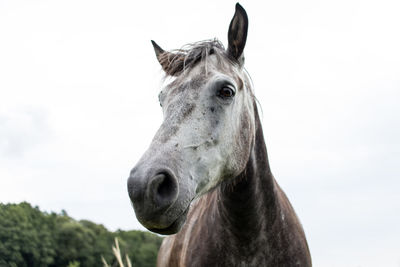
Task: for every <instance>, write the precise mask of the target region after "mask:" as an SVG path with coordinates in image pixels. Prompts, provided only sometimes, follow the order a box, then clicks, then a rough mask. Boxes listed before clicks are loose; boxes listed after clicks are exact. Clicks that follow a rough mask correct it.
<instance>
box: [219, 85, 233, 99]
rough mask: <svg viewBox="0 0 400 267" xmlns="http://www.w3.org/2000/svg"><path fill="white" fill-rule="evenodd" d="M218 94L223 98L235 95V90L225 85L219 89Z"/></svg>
mask: <svg viewBox="0 0 400 267" xmlns="http://www.w3.org/2000/svg"><path fill="white" fill-rule="evenodd" d="M218 96H219V97H221V98H231V97H233V96H235V91H234V90H233V89H232V88H231V87H229V86H227V85H225V86H224V87H222V88H221V90H219V92H218Z"/></svg>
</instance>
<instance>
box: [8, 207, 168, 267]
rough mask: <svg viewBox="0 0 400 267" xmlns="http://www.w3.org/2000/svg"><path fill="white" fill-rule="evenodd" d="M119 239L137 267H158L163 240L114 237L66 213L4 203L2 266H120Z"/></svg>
mask: <svg viewBox="0 0 400 267" xmlns="http://www.w3.org/2000/svg"><path fill="white" fill-rule="evenodd" d="M115 237H117V238H118V240H119V244H120V249H121V252H122V254H123V255H125V254H127V255H128V256H129V258H130V259H131V261H132V265H133V266H134V267H150V266H151V267H153V266H155V264H156V258H157V252H158V249H159V247H160V245H161V241H162V238H161V237H159V236H157V235H154V234H151V233H147V232H142V231H116V232H110V231H108V230H107V229H106V228H105V227H104V226H103V225H99V224H95V223H93V222H91V221H87V220H81V221H76V220H74V219H72V218H71V217H69V216H68V215H67V213H66V212H65V211H62V212H61V213H60V214H57V213H46V212H42V211H40V210H39V208H38V207H32V206H31V205H30V204H29V203H26V202H23V203H20V204H1V203H0V266H1V267H3V266H12V267H17V266H18V267H25V266H26V267H35V266H40V267H42V266H49V267H53V266H54V267H56V266H57V267H62V266H80V267H86V266H103V263H102V260H101V258H102V257H104V259H105V260H106V261H107V262H108V263H111V266H117V265H116V260H115V257H114V256H113V254H112V249H111V247H112V245H113V244H114V238H115Z"/></svg>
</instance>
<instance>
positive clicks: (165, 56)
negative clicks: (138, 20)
mask: <svg viewBox="0 0 400 267" xmlns="http://www.w3.org/2000/svg"><path fill="white" fill-rule="evenodd" d="M151 43H152V45H153V48H154V52H155V53H156V57H157V60H158V62H159V63H160V65H161V67H162V69H163V70H164V71H165V72H166V73H167V74H168V75H171V76H175V75H177V74H178V73H179V72H180V71H181V70H182V69H183V63H182V67H181V66H179V65H178V66H176V65H177V64H176V63H177V62H178V60H177V59H179V57H178V55H177V54H174V53H171V52H168V51H165V50H164V49H162V48H161V47H160V46H159V45H158V44H157V43H156V42H154V41H153V40H151ZM182 62H183V61H182ZM171 63H173V64H171Z"/></svg>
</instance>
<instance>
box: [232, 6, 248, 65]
mask: <svg viewBox="0 0 400 267" xmlns="http://www.w3.org/2000/svg"><path fill="white" fill-rule="evenodd" d="M235 9H236V10H235V15H234V16H233V18H232V21H231V23H230V25H229V31H228V51H227V53H228V55H229V56H230V57H232V58H233V59H235V60H237V61H238V62H239V63H240V64H243V62H244V57H243V50H244V46H245V45H246V39H247V28H248V26H249V21H248V18H247V14H246V11H245V10H244V8H243V7H242V6H241V5H240V4H239V3H237V4H236V8H235Z"/></svg>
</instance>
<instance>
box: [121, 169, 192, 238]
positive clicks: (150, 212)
mask: <svg viewBox="0 0 400 267" xmlns="http://www.w3.org/2000/svg"><path fill="white" fill-rule="evenodd" d="M146 165H148V164H140V163H139V164H138V165H137V166H136V167H135V168H134V169H133V170H132V171H131V174H130V177H129V178H128V193H129V197H130V199H131V202H132V205H133V208H134V210H135V213H136V217H137V219H138V220H139V222H140V223H141V224H142V225H143V226H145V227H146V228H147V229H149V230H150V231H153V232H156V233H159V234H174V233H176V232H178V231H179V230H180V228H181V227H182V225H183V223H184V222H185V221H186V215H187V211H188V206H189V203H187V206H184V203H185V202H186V201H181V200H180V199H181V198H182V194H180V190H179V189H180V188H179V187H180V186H179V183H178V179H177V177H176V175H175V174H174V172H173V171H171V170H170V169H169V168H167V167H165V166H157V167H149V168H147V167H146ZM180 196H181V197H180Z"/></svg>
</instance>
